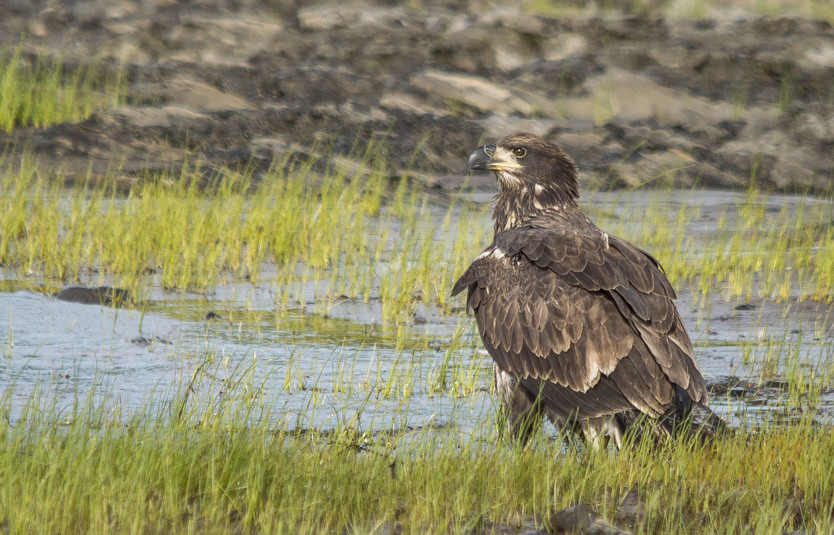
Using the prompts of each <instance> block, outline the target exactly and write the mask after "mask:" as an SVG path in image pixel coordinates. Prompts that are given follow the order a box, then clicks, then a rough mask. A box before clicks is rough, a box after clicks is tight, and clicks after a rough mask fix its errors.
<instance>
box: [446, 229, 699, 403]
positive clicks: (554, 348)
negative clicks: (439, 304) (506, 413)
mask: <svg viewBox="0 0 834 535" xmlns="http://www.w3.org/2000/svg"><path fill="white" fill-rule="evenodd" d="M584 221H585V222H586V224H585V225H584V226H582V225H579V226H577V225H576V221H574V222H572V223H573V224H572V225H567V224H565V222H563V221H561V220H560V219H559V218H558V217H557V216H555V215H553V214H547V213H546V214H544V215H542V216H539V218H537V219H535V220H533V221H531V222H528V224H526V225H524V226H522V227H517V228H514V229H511V230H508V231H505V232H502V233H500V234H499V235H498V236H496V238H495V241H494V242H493V244H492V245H491V246H490V247H489V248H487V249H486V250H485V251H484V252H483V253H482V254H481V255H480V256H479V257H478V258H477V259H476V260H475V261H474V262H473V263H472V265H471V266H470V267H469V268H468V269H467V270H466V272H465V273H464V274H463V275H462V276H461V278H460V279H459V280H458V281H457V283H456V284H455V286H454V288H453V295H456V294H457V293H459V292H461V291H463V289H464V288H468V290H469V291H468V298H467V302H468V305H469V307H470V308H471V309H472V310H473V311H474V314H475V317H476V320H477V324H478V329H479V331H480V333H481V337H482V339H483V342H484V346H485V347H486V349H487V351H488V352H489V353H490V355H491V356H492V357H493V359H494V360H495V362H496V364H497V365H498V366H499V367H500V368H501V369H503V370H505V371H508V372H510V373H511V374H513V375H515V376H517V377H519V379H520V380H521V381H522V383H523V384H525V385H527V387H528V388H532V387H535V388H536V389H541V390H542V393H543V395H544V396H545V397H546V398H547V399H548V400H550V402H551V403H550V404H551V405H554V406H552V407H550V408H551V409H553V410H556V407H555V405H557V404H563V406H562V407H560V408H559V410H561V411H562V414H563V415H564V416H567V415H568V414H571V413H576V414H577V415H578V416H579V417H582V418H585V417H595V416H594V415H597V416H598V415H601V414H611V413H612V411H613V412H618V411H623V410H631V409H634V408H636V409H638V410H640V411H641V412H644V413H646V414H650V415H652V416H658V415H660V414H663V412H664V411H665V410H666V409H667V408H668V406H669V405H670V404H671V403H672V402H673V399H674V384H677V385H679V386H680V387H681V388H684V389H685V390H687V392H688V393H689V395H690V396H691V397H692V399H693V400H695V401H701V402H705V401H706V391H705V388H704V384H703V378H702V377H701V375H700V372H699V370H698V366H697V364H696V363H695V359H694V351H693V349H692V345H691V343H690V341H689V337H688V335H687V334H686V330H685V329H684V327H683V324H682V322H681V319H680V316H679V315H678V313H677V310H676V309H675V306H674V303H673V299H675V292H674V290H673V289H672V287H671V285H670V284H669V282H668V280H667V279H666V277H665V275H664V274H663V272H662V269H661V267H660V264H659V263H658V262H657V260H656V259H654V258H653V257H652V256H651V255H649V254H648V253H646V252H644V251H642V250H640V249H639V248H637V247H635V246H633V245H631V244H629V243H628V242H626V241H624V240H620V239H618V238H614V237H609V236H607V235H605V234H604V233H602V231H600V230H599V229H598V228H596V227H595V226H594V225H593V224H592V223H589V222H587V220H584ZM531 391H533V390H531ZM536 391H538V390H536Z"/></svg>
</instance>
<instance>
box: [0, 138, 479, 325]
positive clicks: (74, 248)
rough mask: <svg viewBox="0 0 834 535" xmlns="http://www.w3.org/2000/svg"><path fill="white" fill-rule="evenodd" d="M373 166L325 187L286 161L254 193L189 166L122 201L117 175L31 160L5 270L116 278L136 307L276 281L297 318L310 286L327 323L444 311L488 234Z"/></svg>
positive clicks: (14, 193) (237, 178)
mask: <svg viewBox="0 0 834 535" xmlns="http://www.w3.org/2000/svg"><path fill="white" fill-rule="evenodd" d="M375 158H376V156H374V154H372V153H369V154H368V155H366V156H365V157H364V159H363V160H362V163H361V164H360V165H359V166H358V167H357V168H353V169H352V171H351V172H350V174H349V173H348V170H347V168H346V167H345V166H342V167H339V166H334V167H333V168H331V169H329V170H328V172H327V174H326V175H325V176H323V177H321V176H318V175H316V174H314V173H312V172H311V169H310V165H312V164H309V163H308V164H299V165H297V166H293V165H289V164H288V163H287V162H278V163H277V164H276V165H275V167H274V168H273V170H272V171H270V172H268V173H267V174H266V175H265V176H263V177H262V178H261V179H260V180H258V181H257V182H256V181H255V180H254V179H253V175H252V173H251V172H250V171H247V170H244V171H232V170H221V171H218V172H215V173H213V174H211V176H210V177H209V178H205V173H204V171H203V170H202V169H201V168H200V166H199V165H184V166H183V167H182V169H180V170H177V171H176V172H169V173H159V174H152V175H148V176H145V177H142V178H141V179H140V180H139V181H138V183H137V184H136V185H134V186H133V187H132V188H131V189H130V191H129V193H127V194H124V193H122V192H120V191H119V189H118V188H117V187H116V184H115V182H114V179H113V177H115V173H114V175H113V177H110V178H109V179H105V180H102V181H99V182H98V183H97V184H96V185H87V186H84V185H81V186H78V187H74V188H70V189H65V188H64V186H63V185H61V184H60V181H58V180H54V179H52V178H50V177H48V176H44V174H42V173H41V172H40V171H39V169H38V166H37V164H36V162H35V161H34V160H33V159H24V162H23V163H22V164H21V165H20V166H19V168H15V169H13V168H12V166H11V164H9V165H8V166H6V169H5V172H4V173H3V176H2V177H0V207H2V208H3V210H2V213H0V264H3V265H4V266H6V267H7V268H12V269H15V270H16V271H17V273H18V274H21V275H24V276H25V275H30V274H31V275H36V276H38V277H44V278H46V280H47V282H48V283H50V284H52V285H55V286H60V285H62V284H66V283H74V282H91V283H96V284H98V283H102V282H104V281H105V280H108V281H110V282H112V283H113V284H116V285H118V286H123V287H126V288H128V289H130V290H131V291H132V293H133V294H134V295H136V296H142V295H145V294H146V292H147V291H149V288H150V287H151V286H152V285H161V286H162V287H163V288H167V289H179V290H181V291H195V292H206V291H208V290H209V289H210V288H211V287H212V286H215V285H218V284H223V283H226V282H231V281H241V280H246V281H249V282H251V283H252V284H258V283H262V282H263V283H265V284H274V285H275V286H276V304H277V305H278V307H279V308H281V309H284V308H288V307H295V308H297V307H299V306H301V307H303V306H304V305H305V303H306V301H307V299H308V293H309V289H310V288H312V291H313V294H314V300H315V310H316V311H317V312H318V313H320V314H322V315H327V314H328V313H329V310H330V309H332V307H333V306H336V305H337V304H338V303H339V302H340V301H341V300H344V299H361V300H364V301H365V302H367V301H369V300H371V299H380V300H381V303H382V310H383V315H384V317H385V319H386V320H387V321H403V320H407V319H409V318H410V316H411V314H413V313H414V310H415V307H416V306H417V304H418V303H421V302H425V303H429V304H432V305H435V304H436V305H439V306H440V307H441V309H443V310H447V309H448V307H449V306H451V305H450V304H449V303H448V292H449V288H450V287H451V285H452V283H453V277H454V275H455V273H456V272H459V271H460V270H462V269H463V266H464V265H465V263H466V262H467V261H469V260H470V259H471V258H473V257H474V256H475V255H476V254H477V251H478V249H479V248H480V247H481V246H482V245H483V244H484V243H485V242H486V240H487V237H486V236H487V232H488V229H487V227H483V226H480V225H478V227H477V228H473V229H466V230H464V228H465V227H466V226H467V224H468V223H469V221H468V218H469V214H470V213H471V209H469V208H466V207H464V208H462V209H460V215H459V216H456V217H453V213H454V214H458V210H459V207H458V206H457V205H456V204H455V203H452V204H451V205H450V206H447V207H444V208H438V206H437V205H435V204H431V203H429V202H428V198H427V197H426V194H425V193H424V192H422V191H421V189H420V188H419V187H414V186H412V185H411V183H410V182H409V181H408V179H407V178H403V179H402V181H401V182H400V184H399V186H397V187H394V188H391V187H389V185H388V179H387V176H388V175H387V171H386V169H385V166H384V164H383V163H382V162H381V161H380V160H379V159H378V158H377V159H375ZM476 214H477V212H476ZM264 276H267V277H268V278H269V280H266V281H262V280H261V278H262V277H264Z"/></svg>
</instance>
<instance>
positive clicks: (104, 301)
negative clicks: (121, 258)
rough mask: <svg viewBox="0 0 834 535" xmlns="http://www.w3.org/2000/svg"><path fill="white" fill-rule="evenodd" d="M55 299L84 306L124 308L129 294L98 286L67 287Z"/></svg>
mask: <svg viewBox="0 0 834 535" xmlns="http://www.w3.org/2000/svg"><path fill="white" fill-rule="evenodd" d="M55 298H56V299H60V300H61V301H69V302H72V303H83V304H85V305H102V306H114V307H120V306H124V305H125V304H127V303H128V302H129V301H130V300H131V296H130V293H129V292H128V291H127V290H125V289H122V288H113V287H111V286H99V287H98V288H86V287H84V286H67V287H65V288H63V289H62V290H61V291H60V292H58V293H57V294H55Z"/></svg>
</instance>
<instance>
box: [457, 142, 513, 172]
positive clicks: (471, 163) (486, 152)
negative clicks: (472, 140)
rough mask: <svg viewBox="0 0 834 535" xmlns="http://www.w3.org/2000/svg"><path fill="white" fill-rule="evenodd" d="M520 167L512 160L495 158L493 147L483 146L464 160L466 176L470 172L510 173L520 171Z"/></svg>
mask: <svg viewBox="0 0 834 535" xmlns="http://www.w3.org/2000/svg"><path fill="white" fill-rule="evenodd" d="M520 168H521V165H519V164H518V163H517V162H514V161H512V160H504V159H502V158H501V157H500V156H499V157H496V154H495V145H484V146H482V147H478V148H477V149H475V150H473V151H472V153H471V154H470V155H469V158H467V159H466V174H469V172H470V171H473V170H475V171H498V172H501V171H511V170H513V169H520Z"/></svg>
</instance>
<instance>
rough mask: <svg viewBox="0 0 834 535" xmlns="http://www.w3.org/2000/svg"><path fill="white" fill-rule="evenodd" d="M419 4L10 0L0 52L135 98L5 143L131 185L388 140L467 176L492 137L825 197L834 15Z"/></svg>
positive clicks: (646, 168) (395, 153)
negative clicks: (63, 69) (199, 164)
mask: <svg viewBox="0 0 834 535" xmlns="http://www.w3.org/2000/svg"><path fill="white" fill-rule="evenodd" d="M420 6H421V7H420V8H419V9H417V8H409V7H403V6H398V5H391V4H389V3H386V2H370V1H369V2H364V3H362V4H352V5H350V6H344V5H341V4H337V3H335V2H331V3H328V2H323V3H319V4H316V5H310V4H308V3H304V4H303V5H301V4H300V3H293V2H277V3H274V2H270V3H267V2H260V1H257V0H244V1H235V2H222V3H215V4H212V5H208V4H203V5H194V4H190V3H188V4H184V3H172V2H166V1H143V2H142V1H122V2H119V3H116V4H113V3H111V2H104V1H102V0H93V1H89V2H78V3H54V2H49V1H46V0H42V1H39V2H32V3H29V2H20V1H18V2H10V3H5V4H4V6H3V8H2V11H3V13H2V17H0V45H2V46H5V47H14V46H17V45H18V44H21V45H22V48H23V52H24V59H26V60H27V61H32V62H35V61H38V60H43V59H47V60H50V59H55V58H58V57H63V59H64V63H65V64H67V65H70V66H72V65H79V64H90V63H95V62H103V63H104V64H105V65H106V66H107V67H108V68H109V69H111V70H112V69H117V68H119V66H120V65H121V66H123V67H124V68H125V69H126V70H127V73H128V79H129V82H128V94H127V102H126V104H125V105H124V106H121V107H119V108H117V109H112V110H104V111H99V112H96V113H95V114H94V115H93V116H92V117H90V118H89V119H87V120H85V121H82V122H80V123H77V124H62V125H54V126H52V127H49V128H45V129H36V128H33V127H25V126H22V127H19V128H17V129H15V130H14V131H13V132H12V133H10V134H9V133H3V134H0V143H2V144H3V145H11V146H13V147H14V148H13V151H15V152H20V151H21V150H23V147H24V146H26V147H29V148H30V149H31V150H33V151H34V152H35V153H36V154H37V155H38V156H39V158H40V159H41V161H42V163H44V164H46V165H51V166H52V167H53V168H54V169H55V170H56V172H58V173H60V174H62V175H65V176H68V177H70V178H72V177H74V176H83V175H84V174H86V173H87V169H88V168H92V170H93V172H94V173H104V172H106V171H107V170H108V169H109V168H111V167H112V164H113V161H114V160H123V161H124V163H123V171H122V173H123V174H124V176H125V177H126V178H128V179H130V177H135V176H141V175H142V174H144V173H145V172H146V171H147V170H153V169H158V168H169V167H171V166H173V167H176V166H177V165H179V164H180V163H181V162H183V161H184V160H185V159H186V158H187V157H188V156H189V155H191V157H192V159H193V157H194V155H197V156H198V157H199V159H201V160H202V161H203V162H205V163H206V164H208V165H209V166H224V165H233V166H236V165H243V164H246V163H251V162H254V163H255V166H256V168H257V169H258V170H259V171H262V170H263V169H264V168H265V167H266V166H267V165H268V163H269V162H271V161H272V160H273V159H274V158H276V157H279V158H280V157H282V156H283V155H285V154H287V153H289V152H292V151H299V152H301V153H302V154H313V155H315V154H321V153H323V152H327V151H333V152H335V153H344V154H347V153H350V152H351V150H352V149H354V148H355V146H356V144H357V142H358V143H359V144H360V145H361V144H363V143H365V142H367V141H368V140H370V139H376V140H379V141H381V142H382V143H383V144H384V146H386V147H387V148H388V150H389V151H390V154H389V156H390V163H391V166H392V173H393V174H398V173H401V172H402V170H403V169H405V168H408V167H412V168H415V169H417V170H420V171H423V172H425V173H427V174H440V175H447V174H451V175H458V174H460V173H461V172H462V170H463V162H464V160H465V157H466V155H467V154H468V151H469V150H470V149H471V148H472V147H474V146H475V145H476V144H478V143H479V142H480V141H481V140H483V139H484V138H487V139H495V138H496V137H499V136H501V135H504V134H506V133H509V132H514V131H520V130H528V131H533V132H536V133H539V134H542V135H545V136H546V137H548V138H549V139H551V140H553V141H556V142H557V143H559V144H561V145H562V146H563V147H564V148H565V150H566V151H567V152H568V153H569V154H571V155H572V156H573V157H574V158H575V159H576V160H577V161H578V162H579V165H580V168H581V170H582V172H583V177H582V178H583V180H584V181H585V182H586V184H587V183H595V184H600V185H603V186H606V187H609V186H610V187H616V186H636V185H640V184H657V183H662V184H668V183H672V184H675V185H677V186H683V187H688V186H691V185H693V184H698V185H701V186H709V187H722V188H743V187H746V186H747V184H748V182H749V181H750V179H751V176H754V177H755V180H756V181H757V183H758V184H759V185H760V186H764V187H767V188H772V189H777V190H785V191H813V192H823V191H829V190H830V187H831V186H830V177H831V175H832V173H833V172H834V159H832V158H831V156H830V155H831V151H832V149H834V127H832V125H834V104H832V87H834V83H832V82H834V45H832V44H831V43H832V42H834V29H833V28H832V27H831V25H830V24H829V23H827V22H824V21H819V20H812V19H808V18H779V19H766V18H761V17H760V16H759V15H757V14H755V13H749V12H743V11H732V12H727V13H723V12H716V13H710V14H708V15H707V16H708V17H709V18H706V19H698V20H692V19H671V18H650V17H641V16H630V15H616V14H611V13H607V14H605V15H604V16H602V17H580V18H565V17H564V16H561V17H560V16H558V14H556V15H555V16H541V15H529V14H525V13H523V12H522V11H521V10H520V9H516V8H507V7H502V8H497V7H486V6H482V5H480V4H477V3H470V4H469V5H468V7H467V8H465V9H462V8H460V7H453V6H452V4H451V3H444V2H435V1H430V2H422V3H420ZM21 36H22V37H21ZM317 143H318V145H317ZM314 147H318V148H317V149H315V150H314ZM440 185H442V184H440Z"/></svg>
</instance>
